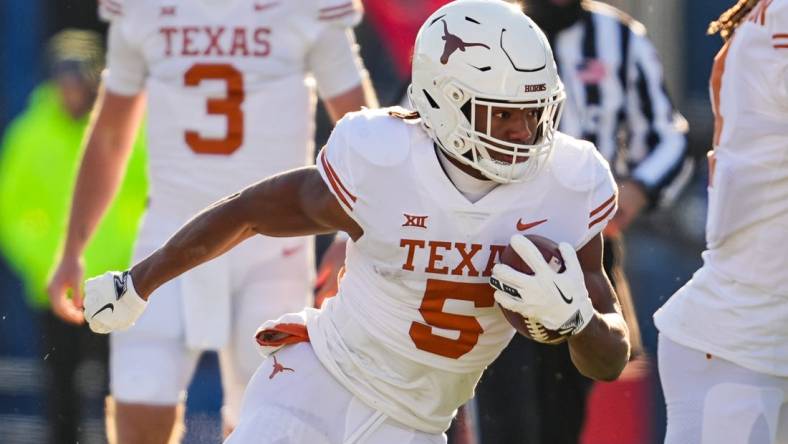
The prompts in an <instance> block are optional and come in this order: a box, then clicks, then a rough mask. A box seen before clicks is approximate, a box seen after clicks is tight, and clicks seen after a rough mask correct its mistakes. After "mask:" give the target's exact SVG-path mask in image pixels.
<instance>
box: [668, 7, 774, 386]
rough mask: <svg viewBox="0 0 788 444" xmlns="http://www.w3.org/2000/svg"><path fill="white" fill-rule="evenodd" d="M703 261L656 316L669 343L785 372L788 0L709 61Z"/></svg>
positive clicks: (759, 15)
mask: <svg viewBox="0 0 788 444" xmlns="http://www.w3.org/2000/svg"><path fill="white" fill-rule="evenodd" d="M710 90H711V100H712V105H713V110H714V116H715V132H714V153H715V157H716V163H715V165H714V168H713V174H712V175H711V183H710V185H709V188H708V191H709V206H708V219H707V226H706V241H707V250H706V251H705V252H704V253H703V260H704V265H703V268H702V269H701V270H700V271H699V272H698V273H696V275H695V276H694V277H693V279H692V280H691V281H690V282H689V283H688V284H687V286H685V287H684V288H682V289H681V290H680V291H679V292H678V293H677V294H676V295H674V297H673V298H671V299H670V300H669V301H668V303H667V304H666V305H665V306H664V307H663V308H662V309H661V310H660V311H659V312H657V314H656V315H655V320H656V323H657V326H658V327H659V329H660V331H661V332H663V333H664V334H665V335H667V336H668V337H670V338H671V339H673V340H674V341H676V342H678V343H680V344H683V345H687V346H690V347H694V348H700V349H703V350H705V351H707V352H709V353H713V354H717V355H719V356H722V357H724V358H726V359H729V360H731V361H733V362H736V363H737V364H739V365H743V366H745V367H748V368H751V369H754V370H757V371H763V372H767V373H773V374H777V375H781V376H788V303H786V302H787V301H788V254H786V252H785V247H784V245H783V244H782V242H784V241H785V240H786V239H788V0H761V1H760V2H759V3H758V5H757V6H756V7H755V8H754V9H753V10H752V11H751V13H750V15H749V16H748V17H747V18H746V19H745V21H743V22H742V24H741V25H739V27H738V28H737V29H736V33H735V34H734V36H733V37H732V38H731V39H729V40H728V42H727V43H726V44H725V46H723V48H722V50H721V51H720V52H719V54H718V55H717V57H716V58H715V60H714V68H713V70H712V76H711V88H710Z"/></svg>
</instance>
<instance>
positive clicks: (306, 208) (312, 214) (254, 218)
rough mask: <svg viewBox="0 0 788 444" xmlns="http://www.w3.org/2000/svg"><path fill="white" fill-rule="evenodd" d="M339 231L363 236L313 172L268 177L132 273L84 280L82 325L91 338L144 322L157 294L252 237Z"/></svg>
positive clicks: (212, 210)
mask: <svg viewBox="0 0 788 444" xmlns="http://www.w3.org/2000/svg"><path fill="white" fill-rule="evenodd" d="M338 230H341V231H345V232H347V233H349V234H350V236H351V237H353V238H354V239H358V238H359V237H361V235H362V234H363V231H362V230H361V227H359V226H358V224H356V222H355V221H354V220H353V219H351V218H350V217H349V216H348V215H347V214H346V213H345V211H344V210H343V209H342V207H341V206H340V205H339V202H337V200H336V198H335V197H334V195H333V194H331V192H330V191H329V190H328V188H327V187H326V185H325V183H324V182H323V179H322V177H321V176H320V173H319V172H318V170H317V168H315V167H305V168H300V169H297V170H291V171H288V172H286V173H282V174H279V175H276V176H272V177H269V178H268V179H265V180H263V181H261V182H258V183H256V184H254V185H252V186H250V187H248V188H246V189H244V190H243V191H241V192H239V193H236V194H233V195H231V196H228V197H226V198H224V199H222V200H220V201H218V202H216V203H215V204H213V205H211V206H210V207H208V208H206V209H205V210H203V211H202V212H200V213H199V214H197V215H196V216H195V217H194V218H192V219H191V220H190V221H188V222H187V223H186V224H185V225H184V226H183V227H181V228H180V229H179V230H178V232H176V233H175V234H174V235H173V236H172V237H171V238H170V240H168V241H167V243H166V244H165V245H164V246H162V247H161V248H159V249H158V250H156V251H155V252H153V254H151V255H150V256H148V257H147V258H145V259H144V260H143V261H141V262H139V263H138V264H136V265H135V266H134V267H132V268H131V270H130V271H128V272H123V273H118V272H108V273H105V274H104V275H101V276H98V277H95V278H93V279H90V280H88V281H87V282H86V283H85V290H86V297H85V310H84V316H85V319H86V320H87V321H88V323H89V324H90V328H91V329H92V330H93V331H95V332H97V333H109V332H111V331H113V330H118V329H123V328H128V327H129V326H131V325H132V324H134V322H135V321H136V320H137V318H139V316H140V315H142V312H143V311H144V310H145V306H146V304H147V302H146V301H147V300H148V297H149V296H150V294H151V293H152V292H153V291H154V290H155V289H156V288H158V287H159V286H161V285H162V284H164V283H165V282H167V281H169V280H170V279H173V278H175V277H177V276H179V275H180V274H182V273H184V272H186V271H188V270H190V269H192V268H194V267H196V266H198V265H200V264H202V263H204V262H207V261H209V260H211V259H213V258H215V257H217V256H219V255H221V254H222V253H224V252H226V251H228V250H230V249H232V248H233V247H235V246H236V245H238V244H239V243H240V242H242V241H243V240H245V239H247V238H249V237H251V236H254V235H255V234H265V235H268V236H302V235H308V234H318V233H330V232H334V231H338Z"/></svg>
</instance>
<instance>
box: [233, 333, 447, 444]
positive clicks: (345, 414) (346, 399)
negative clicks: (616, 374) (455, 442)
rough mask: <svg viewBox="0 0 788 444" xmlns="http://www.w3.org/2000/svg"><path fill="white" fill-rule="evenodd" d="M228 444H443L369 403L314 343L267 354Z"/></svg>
mask: <svg viewBox="0 0 788 444" xmlns="http://www.w3.org/2000/svg"><path fill="white" fill-rule="evenodd" d="M225 443H226V444H306V443H309V444H356V443H358V444H361V443H369V444H372V443H374V444H444V443H446V435H444V434H441V435H435V434H429V433H424V432H420V431H416V430H414V429H413V428H410V427H408V426H406V425H404V424H401V423H399V422H397V421H394V420H392V419H390V418H387V417H386V415H384V414H383V413H381V412H379V411H377V410H375V409H373V408H371V407H369V406H367V405H366V404H364V403H363V402H361V401H360V400H358V398H356V397H355V396H353V394H351V393H350V392H349V391H348V390H347V389H345V388H344V387H343V386H341V385H340V384H339V383H338V382H337V381H336V379H334V377H333V376H332V375H331V374H330V373H329V372H328V371H327V370H326V369H325V368H324V367H323V365H322V364H321V363H320V361H319V360H318V359H317V356H316V355H315V353H314V351H313V350H312V346H311V344H309V343H306V342H304V343H299V344H295V345H291V346H287V347H285V348H284V349H282V350H280V351H278V352H277V353H275V354H274V355H272V356H271V357H269V358H268V359H266V360H265V361H264V362H263V363H262V364H261V365H260V367H259V368H258V369H257V372H256V373H255V375H254V376H253V377H252V380H251V381H250V382H249V385H248V386H247V388H246V393H245V394H244V400H243V406H242V408H241V420H240V422H239V423H238V426H237V427H236V428H235V431H234V432H233V433H232V434H231V435H230V436H229V437H228V438H227V441H225Z"/></svg>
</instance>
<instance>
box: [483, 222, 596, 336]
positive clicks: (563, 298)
mask: <svg viewBox="0 0 788 444" xmlns="http://www.w3.org/2000/svg"><path fill="white" fill-rule="evenodd" d="M511 245H512V248H514V251H515V252H517V254H518V255H520V257H521V258H522V259H523V260H524V261H525V263H526V264H528V266H529V267H531V270H533V271H534V275H533V276H529V275H527V274H525V273H521V272H519V271H517V270H515V269H514V268H512V267H510V266H508V265H506V264H497V265H495V266H494V267H493V270H492V277H491V278H490V284H491V285H492V286H493V287H495V288H496V291H495V300H496V301H497V302H498V303H499V304H501V306H502V307H503V308H505V309H507V310H510V311H514V312H517V313H520V314H521V315H523V316H526V317H529V318H533V319H536V320H538V321H539V322H541V323H542V325H544V326H545V327H547V328H549V329H550V330H558V331H560V332H561V333H571V334H573V335H574V334H577V333H579V332H580V331H581V330H583V328H585V326H586V325H588V322H589V321H590V320H591V317H592V316H593V314H594V307H593V305H592V304H591V299H590V298H589V297H588V290H587V289H586V286H585V280H584V279H583V270H582V269H581V268H580V262H579V261H578V260H577V253H576V252H575V250H574V248H572V246H571V245H569V244H567V243H565V242H562V243H561V244H559V245H558V249H559V250H560V251H561V257H563V258H564V266H565V267H566V270H565V271H564V272H563V273H559V272H558V270H554V269H553V268H551V267H550V265H549V264H548V263H547V262H546V261H545V260H544V257H543V256H542V253H541V252H539V249H537V248H536V246H535V245H534V244H533V243H532V242H531V241H530V240H528V239H527V238H526V237H525V236H522V235H520V234H517V235H514V236H512V239H511Z"/></svg>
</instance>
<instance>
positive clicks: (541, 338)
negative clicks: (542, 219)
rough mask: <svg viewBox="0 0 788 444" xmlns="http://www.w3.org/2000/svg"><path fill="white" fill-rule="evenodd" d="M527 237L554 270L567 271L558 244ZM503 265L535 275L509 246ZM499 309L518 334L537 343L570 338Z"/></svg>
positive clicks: (553, 342)
mask: <svg viewBox="0 0 788 444" xmlns="http://www.w3.org/2000/svg"><path fill="white" fill-rule="evenodd" d="M525 237H527V238H528V240H530V241H531V242H533V244H534V245H535V246H536V248H538V249H539V252H541V253H542V257H544V259H545V261H547V263H548V264H549V265H550V267H551V268H552V269H553V270H557V271H558V272H559V273H560V272H563V271H564V270H565V269H566V267H564V260H563V258H562V257H561V252H560V251H559V250H558V244H557V243H555V242H553V241H552V240H550V239H548V238H546V237H544V236H538V235H535V234H529V235H526V236H525ZM501 263H503V264H506V265H508V266H510V267H512V268H514V269H515V270H517V271H519V272H522V273H525V274H528V275H533V274H534V272H533V270H531V268H530V267H529V266H528V264H526V263H525V261H523V260H522V258H520V255H518V254H517V252H516V251H514V248H512V246H511V245H507V246H506V249H505V250H504V251H503V253H502V254H501ZM499 307H500V308H501V311H503V314H504V316H505V317H506V320H507V321H509V324H511V325H512V327H514V328H515V330H517V332H518V333H520V334H521V335H523V336H525V337H527V338H530V339H533V340H534V341H536V342H541V343H543V344H560V343H562V342H564V341H566V340H567V339H568V338H569V336H570V334H569V333H561V332H559V331H557V330H550V329H548V328H547V327H545V326H544V325H542V324H541V323H540V322H539V321H537V320H535V319H530V318H528V317H525V316H523V315H521V314H520V313H517V312H514V311H510V310H507V309H505V308H503V307H501V306H500V305H499Z"/></svg>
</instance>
